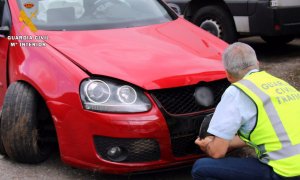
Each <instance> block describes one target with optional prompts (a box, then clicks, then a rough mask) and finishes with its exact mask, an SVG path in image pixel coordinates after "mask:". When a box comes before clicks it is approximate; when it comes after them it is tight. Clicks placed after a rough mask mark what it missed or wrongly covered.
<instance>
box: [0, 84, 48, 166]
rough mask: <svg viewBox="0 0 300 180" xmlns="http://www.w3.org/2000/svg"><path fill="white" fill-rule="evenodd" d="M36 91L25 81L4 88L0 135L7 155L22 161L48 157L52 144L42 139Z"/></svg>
mask: <svg viewBox="0 0 300 180" xmlns="http://www.w3.org/2000/svg"><path fill="white" fill-rule="evenodd" d="M40 99H41V98H40V96H39V94H38V93H37V92H36V91H35V90H34V89H33V88H32V87H31V86H29V85H28V84H26V83H24V82H16V83H13V84H11V85H10V86H9V88H8V89H7V92H6V95H5V99H4V104H3V109H2V120H1V133H2V134H1V135H2V140H3V145H4V148H5V150H6V153H7V155H8V156H9V157H10V158H12V159H13V160H15V161H17V162H21V163H29V164H34V163H39V162H42V161H44V160H45V159H47V158H48V157H49V155H50V152H51V150H52V148H51V147H52V146H51V145H49V144H46V143H44V142H43V141H42V140H41V139H42V137H41V134H43V133H42V132H40V131H41V130H40V126H39V125H40V122H39V119H38V118H37V117H38V113H39V109H41V108H42V107H41V106H39V107H38V105H39V101H40Z"/></svg>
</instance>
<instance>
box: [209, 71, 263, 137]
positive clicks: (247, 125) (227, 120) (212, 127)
mask: <svg viewBox="0 0 300 180" xmlns="http://www.w3.org/2000/svg"><path fill="white" fill-rule="evenodd" d="M257 71H258V70H257V69H254V70H251V71H250V72H248V73H247V74H246V76H247V75H249V74H251V73H253V72H257ZM256 115H257V109H256V106H255V104H254V103H253V101H252V100H251V99H250V98H249V97H248V96H247V95H246V94H245V93H244V92H243V91H241V90H240V89H238V88H237V87H235V86H232V85H231V86H229V87H228V88H227V89H226V91H225V92H224V94H223V96H222V98H221V101H220V103H219V104H218V106H217V108H216V111H215V113H214V115H213V117H212V120H211V122H210V124H209V128H208V130H207V131H208V132H209V133H210V134H213V135H215V136H217V137H219V138H223V139H226V140H232V139H233V138H234V136H235V135H236V134H237V132H238V130H240V132H241V133H242V134H243V135H244V136H245V137H247V138H248V137H249V135H250V133H251V131H252V129H253V128H254V127H255V124H256Z"/></svg>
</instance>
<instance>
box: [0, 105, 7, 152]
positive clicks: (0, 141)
mask: <svg viewBox="0 0 300 180" xmlns="http://www.w3.org/2000/svg"><path fill="white" fill-rule="evenodd" d="M1 114H2V110H0V154H1V155H6V152H5V149H4V146H3V142H2V138H1Z"/></svg>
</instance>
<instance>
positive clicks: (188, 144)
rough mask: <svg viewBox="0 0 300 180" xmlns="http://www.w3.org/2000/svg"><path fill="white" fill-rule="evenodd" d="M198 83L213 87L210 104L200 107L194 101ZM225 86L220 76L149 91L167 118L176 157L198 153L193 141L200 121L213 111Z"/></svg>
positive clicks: (225, 82)
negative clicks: (211, 80) (187, 84)
mask: <svg viewBox="0 0 300 180" xmlns="http://www.w3.org/2000/svg"><path fill="white" fill-rule="evenodd" d="M199 86H207V87H209V88H210V89H212V90H213V94H214V97H215V98H214V104H213V105H212V106H211V107H203V106H200V105H198V104H197V103H196V101H195V97H194V92H195V90H196V88H197V87H199ZM228 86H229V82H228V81H227V80H225V79H223V80H219V81H214V82H211V83H201V84H199V85H195V86H187V87H180V88H172V89H163V90H154V91H151V92H150V94H151V96H152V97H153V99H154V100H155V102H156V103H157V105H158V106H159V108H160V110H161V112H162V113H163V115H164V117H165V119H166V122H167V125H168V128H169V132H170V138H171V143H172V151H173V155H174V156H175V157H184V156H187V155H191V154H199V153H201V151H200V148H199V147H198V146H196V145H195V143H194V141H195V140H196V138H197V136H198V133H199V128H200V126H201V123H202V121H203V119H204V118H205V116H206V115H208V114H209V113H211V112H212V111H213V110H214V108H215V107H216V105H217V104H218V103H219V101H220V99H221V96H222V94H223V93H224V91H225V89H226V88H227V87H228Z"/></svg>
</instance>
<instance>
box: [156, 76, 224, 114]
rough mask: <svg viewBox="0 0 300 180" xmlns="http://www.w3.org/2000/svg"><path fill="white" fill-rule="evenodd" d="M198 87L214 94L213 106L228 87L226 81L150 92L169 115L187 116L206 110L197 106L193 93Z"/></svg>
mask: <svg viewBox="0 0 300 180" xmlns="http://www.w3.org/2000/svg"><path fill="white" fill-rule="evenodd" d="M199 86H207V87H209V88H210V89H211V90H212V91H213V94H214V104H213V105H212V107H214V106H216V105H217V103H218V102H219V101H220V99H221V96H222V94H223V93H224V91H225V89H226V88H227V87H228V86H229V82H228V81H227V80H219V81H214V82H213V83H201V84H199V85H195V86H185V87H179V88H171V89H162V90H155V91H152V92H151V95H152V97H153V98H154V99H155V100H156V102H157V103H158V104H159V105H160V106H161V107H162V108H164V109H165V111H167V112H168V113H169V114H188V113H195V112H199V111H204V110H207V107H204V106H201V105H199V104H197V102H196V100H195V97H194V92H195V90H196V88H197V87H199Z"/></svg>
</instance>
